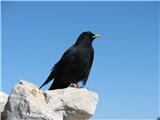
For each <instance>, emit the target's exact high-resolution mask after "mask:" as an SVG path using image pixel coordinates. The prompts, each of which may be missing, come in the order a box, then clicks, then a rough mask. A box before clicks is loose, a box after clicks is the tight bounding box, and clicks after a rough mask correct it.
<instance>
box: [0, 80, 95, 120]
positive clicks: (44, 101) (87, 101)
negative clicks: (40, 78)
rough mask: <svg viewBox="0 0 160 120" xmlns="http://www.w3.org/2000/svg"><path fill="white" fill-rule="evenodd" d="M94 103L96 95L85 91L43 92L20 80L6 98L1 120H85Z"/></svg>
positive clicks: (93, 109) (92, 110) (92, 113)
mask: <svg viewBox="0 0 160 120" xmlns="http://www.w3.org/2000/svg"><path fill="white" fill-rule="evenodd" d="M97 102H98V96H97V94H96V93H94V92H91V91H88V90H87V89H84V88H81V89H77V88H66V89H59V90H50V91H46V92H43V91H41V90H39V89H38V87H36V86H35V85H33V84H31V83H28V82H27V81H24V80H23V81H21V82H20V83H19V84H17V85H16V86H15V88H14V89H13V90H12V92H11V94H10V95H9V99H8V101H7V104H6V106H5V110H4V112H3V113H2V120H88V119H89V118H90V117H91V116H93V115H94V112H95V110H96V105H97Z"/></svg>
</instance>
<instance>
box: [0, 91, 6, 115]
mask: <svg viewBox="0 0 160 120" xmlns="http://www.w3.org/2000/svg"><path fill="white" fill-rule="evenodd" d="M7 99H8V95H7V94H5V93H3V92H0V116H1V112H2V111H3V110H4V106H5V104H6V102H7Z"/></svg>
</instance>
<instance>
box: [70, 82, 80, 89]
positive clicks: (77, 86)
mask: <svg viewBox="0 0 160 120" xmlns="http://www.w3.org/2000/svg"><path fill="white" fill-rule="evenodd" d="M71 87H74V88H80V87H79V85H78V84H77V83H71Z"/></svg>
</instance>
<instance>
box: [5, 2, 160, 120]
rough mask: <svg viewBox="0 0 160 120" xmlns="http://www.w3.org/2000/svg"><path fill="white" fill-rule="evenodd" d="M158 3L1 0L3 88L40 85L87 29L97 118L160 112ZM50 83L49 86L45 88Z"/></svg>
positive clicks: (146, 115)
mask: <svg viewBox="0 0 160 120" xmlns="http://www.w3.org/2000/svg"><path fill="white" fill-rule="evenodd" d="M158 7H159V6H158V2H3V3H2V90H3V91H4V92H7V93H9V92H10V91H11V88H12V87H13V86H14V85H15V84H16V83H17V82H18V81H19V80H20V79H25V80H28V81H30V82H33V83H34V84H36V85H37V86H40V85H41V84H42V83H43V82H44V80H45V79H46V78H47V76H48V74H49V73H50V69H51V68H52V66H53V65H54V64H55V63H56V62H57V61H58V60H59V59H60V57H61V55H62V54H63V52H64V51H65V50H66V49H67V48H68V47H70V46H71V45H72V44H73V43H74V42H75V40H76V39H77V37H78V36H79V34H80V33H81V32H83V31H88V30H89V31H92V32H94V33H98V34H101V35H103V38H101V39H97V40H96V41H94V43H93V46H94V49H95V59H94V64H93V67H92V71H91V74H90V76H89V79H88V82H87V85H86V87H88V88H89V89H90V90H92V91H95V92H97V93H98V95H99V104H98V106H97V111H96V114H95V116H94V117H93V119H98V118H104V119H107V118H115V119H116V118H119V119H120V118H121V119H124V118H127V119H131V118H132V119H136V118H139V119H140V120H142V119H143V118H144V119H145V118H148V119H156V118H157V116H158V105H159V103H158ZM48 87H49V85H48V86H46V87H44V88H43V90H46V89H47V88H48Z"/></svg>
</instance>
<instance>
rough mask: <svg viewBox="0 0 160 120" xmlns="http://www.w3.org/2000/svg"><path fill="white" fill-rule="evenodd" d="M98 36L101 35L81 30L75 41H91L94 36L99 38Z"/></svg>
mask: <svg viewBox="0 0 160 120" xmlns="http://www.w3.org/2000/svg"><path fill="white" fill-rule="evenodd" d="M100 37H101V35H98V34H94V33H92V32H90V31H87V32H83V33H81V34H80V36H79V37H78V39H77V42H78V43H81V42H83V41H87V42H93V40H95V39H96V38H100Z"/></svg>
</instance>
